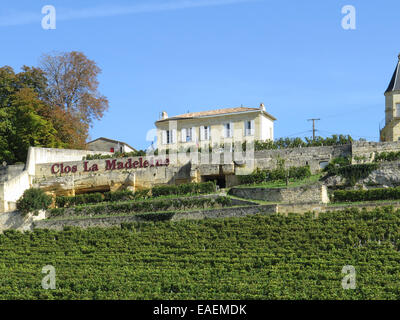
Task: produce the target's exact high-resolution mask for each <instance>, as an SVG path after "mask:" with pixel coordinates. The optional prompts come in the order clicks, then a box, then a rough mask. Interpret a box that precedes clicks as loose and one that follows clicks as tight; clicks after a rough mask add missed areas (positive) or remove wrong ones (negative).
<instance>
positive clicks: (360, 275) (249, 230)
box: [0, 208, 400, 299]
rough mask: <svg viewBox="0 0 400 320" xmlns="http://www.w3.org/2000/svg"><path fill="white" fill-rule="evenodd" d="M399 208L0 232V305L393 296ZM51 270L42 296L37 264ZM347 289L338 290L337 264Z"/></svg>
mask: <svg viewBox="0 0 400 320" xmlns="http://www.w3.org/2000/svg"><path fill="white" fill-rule="evenodd" d="M399 249H400V211H394V210H393V209H391V208H381V209H377V210H375V211H373V212H366V211H357V210H355V209H350V210H348V211H343V212H334V213H323V214H320V216H319V217H318V218H315V217H313V216H312V215H311V214H306V215H304V216H300V215H289V216H288V217H284V216H282V215H269V216H267V215H265V216H264V215H259V216H252V217H246V218H230V219H212V220H201V221H181V222H175V223H172V222H148V223H135V224H128V225H122V226H121V227H114V228H108V229H100V228H93V229H86V230H83V229H75V228H66V229H65V230H64V231H60V232H59V231H48V230H36V231H34V232H26V233H20V232H17V231H14V230H9V231H6V232H5V233H4V234H2V235H0V299H399V298H400V280H399V279H400V277H399V276H400V264H399V261H400V252H399ZM45 265H52V266H54V267H55V269H56V289H55V290H51V289H49V290H44V289H42V287H41V281H42V278H43V277H44V274H42V273H41V270H42V267H44V266H45ZM345 265H352V266H354V267H355V269H356V272H357V275H356V289H355V290H351V289H350V290H344V289H343V288H342V285H341V282H342V279H343V277H344V275H343V274H342V273H341V270H342V268H343V266H345Z"/></svg>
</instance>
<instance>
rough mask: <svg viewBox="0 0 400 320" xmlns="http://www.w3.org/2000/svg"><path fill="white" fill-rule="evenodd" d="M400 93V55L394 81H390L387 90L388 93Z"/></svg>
mask: <svg viewBox="0 0 400 320" xmlns="http://www.w3.org/2000/svg"><path fill="white" fill-rule="evenodd" d="M396 90H399V91H400V54H399V61H398V62H397V66H396V69H395V70H394V73H393V77H392V80H390V83H389V87H388V88H387V89H386V92H385V93H387V92H392V91H396Z"/></svg>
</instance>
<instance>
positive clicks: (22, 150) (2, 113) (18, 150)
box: [0, 66, 63, 163]
mask: <svg viewBox="0 0 400 320" xmlns="http://www.w3.org/2000/svg"><path fill="white" fill-rule="evenodd" d="M39 74H40V72H39V71H38V70H37V69H34V68H28V67H25V66H24V67H23V71H22V72H21V73H18V74H15V72H14V70H13V69H12V68H11V67H8V66H5V67H2V68H0V161H4V160H5V161H6V162H7V163H14V162H24V161H25V160H26V155H27V152H28V149H29V146H42V147H62V146H63V144H62V143H61V141H60V140H59V139H58V138H57V132H56V130H55V129H54V127H53V125H52V124H51V122H50V121H49V120H47V119H46V118H45V117H43V116H41V113H44V110H46V105H45V103H44V102H42V101H41V100H40V99H39V93H43V91H44V88H45V82H44V83H43V82H42V81H43V79H41V80H40V81H39V78H40V77H36V76H38V75H39ZM34 75H35V76H34ZM34 79H36V80H34ZM39 83H41V84H40V85H39Z"/></svg>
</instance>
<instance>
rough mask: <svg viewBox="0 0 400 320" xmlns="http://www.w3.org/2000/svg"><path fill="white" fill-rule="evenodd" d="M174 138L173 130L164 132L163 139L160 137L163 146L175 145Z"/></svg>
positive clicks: (174, 132)
mask: <svg viewBox="0 0 400 320" xmlns="http://www.w3.org/2000/svg"><path fill="white" fill-rule="evenodd" d="M175 136H176V131H175V130H164V131H163V137H162V139H163V144H171V143H175Z"/></svg>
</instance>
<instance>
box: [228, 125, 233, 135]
mask: <svg viewBox="0 0 400 320" xmlns="http://www.w3.org/2000/svg"><path fill="white" fill-rule="evenodd" d="M229 136H230V137H233V122H229Z"/></svg>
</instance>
